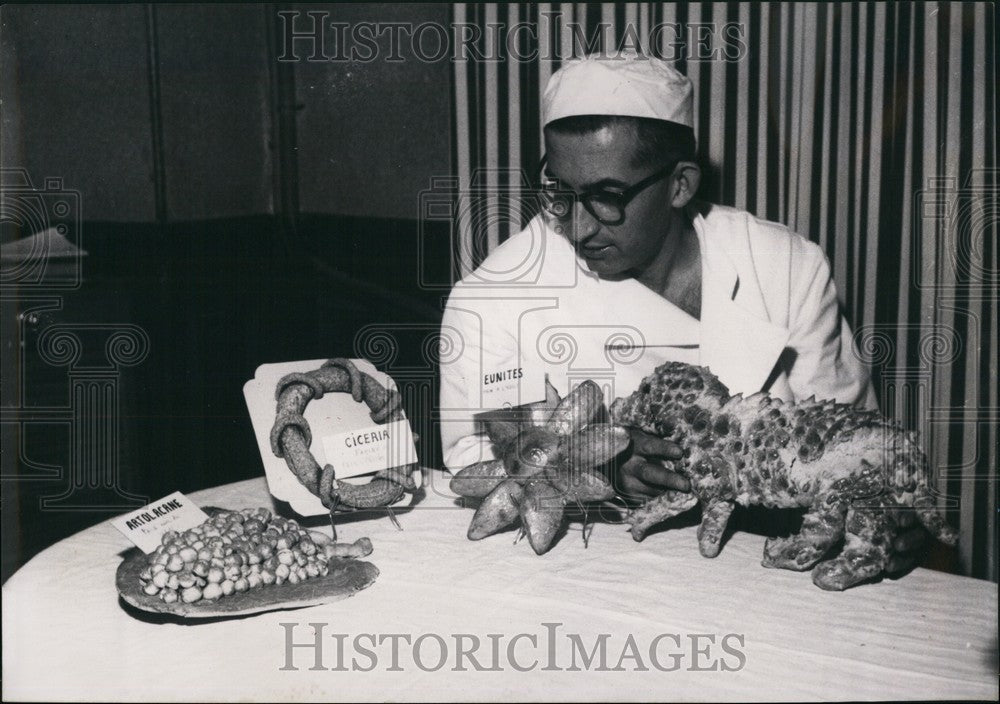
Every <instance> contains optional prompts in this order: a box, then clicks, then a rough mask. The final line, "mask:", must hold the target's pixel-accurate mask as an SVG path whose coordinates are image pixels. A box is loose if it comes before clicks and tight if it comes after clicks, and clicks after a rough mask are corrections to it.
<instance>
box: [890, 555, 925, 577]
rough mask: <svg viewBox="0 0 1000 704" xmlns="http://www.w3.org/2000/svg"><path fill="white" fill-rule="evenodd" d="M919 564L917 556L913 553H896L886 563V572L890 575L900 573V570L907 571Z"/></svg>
mask: <svg viewBox="0 0 1000 704" xmlns="http://www.w3.org/2000/svg"><path fill="white" fill-rule="evenodd" d="M916 564H917V558H916V556H915V555H913V554H912V553H907V554H900V553H896V554H894V555H892V556H891V557H890V558H889V561H888V562H887V563H886V565H885V572H886V574H888V575H895V574H899V573H900V572H906V571H907V570H909V569H910V568H912V567H915V566H916Z"/></svg>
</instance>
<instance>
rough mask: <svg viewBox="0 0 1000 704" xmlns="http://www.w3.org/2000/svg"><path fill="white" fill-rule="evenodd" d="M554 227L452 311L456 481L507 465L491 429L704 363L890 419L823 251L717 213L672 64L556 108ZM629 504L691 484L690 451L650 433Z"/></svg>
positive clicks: (772, 388) (449, 441)
mask: <svg viewBox="0 0 1000 704" xmlns="http://www.w3.org/2000/svg"><path fill="white" fill-rule="evenodd" d="M542 107H543V113H544V121H545V145H546V154H547V156H546V159H545V160H544V162H543V164H544V168H543V171H542V174H541V178H542V183H543V190H542V194H541V197H542V206H543V207H542V213H541V214H540V215H538V216H537V217H536V218H534V219H533V220H532V221H531V223H530V224H529V225H528V227H527V228H525V229H524V230H523V231H522V232H520V233H518V234H516V235H514V236H512V237H511V238H510V239H508V240H507V241H506V242H504V243H503V244H502V245H501V246H499V247H498V248H496V249H495V250H494V251H493V252H492V253H491V254H490V255H489V256H488V257H487V258H486V259H485V261H484V262H483V263H482V265H480V266H479V267H478V268H477V269H476V270H475V271H474V272H472V273H471V274H469V275H468V276H466V277H465V278H464V279H463V280H462V281H461V282H459V284H457V285H456V286H455V288H454V290H453V291H452V293H451V296H450V297H449V300H448V304H447V307H446V310H445V315H444V320H443V325H442V340H443V343H442V351H441V352H442V354H441V358H442V362H441V419H442V431H441V432H442V439H443V450H444V459H445V464H446V466H447V467H448V468H449V469H451V470H452V471H455V470H458V469H461V468H462V467H464V466H466V465H468V464H470V463H472V462H476V461H479V460H481V459H487V458H490V457H491V456H492V447H491V444H490V442H489V440H488V438H486V437H485V435H484V434H483V432H482V428H481V427H480V426H479V425H478V424H477V423H476V421H475V419H474V416H475V414H477V413H479V412H481V411H485V410H489V409H493V408H497V407H502V406H503V405H505V404H510V405H517V404H519V403H527V402H531V401H536V400H539V399H541V398H543V397H544V378H545V377H546V376H547V377H548V379H549V381H550V382H551V383H552V384H553V385H554V386H555V387H556V389H557V390H558V391H559V392H560V393H561V394H563V395H565V394H566V393H567V392H568V391H569V390H570V389H571V387H572V386H575V384H576V383H579V382H580V381H582V380H584V379H594V380H595V381H597V382H598V383H600V384H601V385H602V386H603V387H604V389H605V397H606V399H607V401H608V402H609V403H610V401H611V400H612V399H613V398H616V397H618V396H623V395H627V394H629V393H631V392H632V391H633V390H635V388H636V387H637V386H638V384H639V382H640V381H641V379H642V378H643V377H644V376H645V375H647V374H649V373H650V372H652V371H653V370H654V369H655V368H656V367H657V366H658V365H659V364H662V363H663V362H665V361H683V362H690V363H694V364H701V365H703V366H706V367H708V368H709V369H711V371H712V372H713V373H715V374H716V375H717V376H718V377H719V378H720V379H721V380H722V382H723V383H725V384H726V386H728V387H729V390H730V392H731V393H737V392H742V393H744V394H751V393H754V392H756V391H761V390H764V391H768V392H770V393H771V394H772V395H775V396H778V397H781V398H783V399H787V400H797V399H803V398H808V397H810V396H815V397H816V398H819V399H834V400H836V401H839V402H842V403H852V404H857V405H859V406H866V407H872V408H874V407H875V405H876V400H875V395H874V392H873V389H872V386H871V383H870V380H869V375H868V370H867V369H866V368H865V366H864V365H863V364H862V363H861V361H860V358H859V356H858V355H857V353H856V349H855V347H854V345H853V342H852V336H851V331H850V329H849V327H848V325H847V323H846V321H845V320H844V319H843V317H842V316H841V314H840V311H839V307H838V302H837V293H836V290H835V287H834V284H833V280H832V278H831V276H830V267H829V264H828V262H827V259H826V256H825V254H824V253H823V251H822V250H821V249H820V248H819V247H818V246H817V245H816V244H814V243H812V242H810V241H808V240H806V239H805V238H803V237H801V236H799V235H798V234H796V233H794V232H791V231H790V230H789V229H788V228H786V227H785V226H783V225H779V224H775V223H770V222H766V221H763V220H760V219H758V218H756V217H754V216H752V215H750V214H749V213H746V212H742V211H738V210H735V209H732V208H725V207H720V206H714V205H708V204H703V203H699V202H698V201H696V200H695V198H694V196H695V193H696V191H697V188H698V183H699V179H700V175H701V171H700V169H699V167H698V165H697V164H696V163H695V160H694V159H695V157H694V155H695V140H694V132H693V118H692V112H693V110H692V86H691V82H690V80H688V79H687V78H686V77H685V76H683V75H681V74H680V73H678V72H677V71H676V70H674V69H673V68H672V67H671V66H670V65H669V64H668V63H666V62H664V61H660V60H658V59H653V58H640V57H627V58H626V57H618V56H616V57H610V58H601V57H596V58H592V57H588V58H586V59H582V60H577V61H573V62H569V63H568V64H566V65H565V66H564V67H563V68H562V69H560V70H559V71H557V72H556V73H555V74H554V75H553V76H552V78H551V80H550V82H549V84H548V87H547V89H546V91H545V95H544V99H543V106H542ZM633 441H634V442H633V456H632V457H631V458H630V459H629V460H628V461H627V462H626V463H625V464H624V465H623V466H622V467H621V470H620V471H621V477H620V486H621V488H623V489H624V491H625V492H626V493H633V494H635V495H639V496H641V495H653V494H656V493H659V492H661V491H662V490H663V488H664V487H675V488H685V486H686V483H685V482H684V481H683V480H682V479H681V478H680V477H678V476H677V475H673V474H672V473H670V472H668V471H667V470H666V469H665V468H664V467H663V465H662V464H661V463H660V462H659V461H658V460H659V459H660V458H666V459H670V458H676V457H677V456H678V454H679V450H678V448H676V447H675V446H672V445H671V444H670V443H665V442H664V441H662V440H659V439H657V438H652V437H650V436H644V435H642V434H640V433H638V432H636V433H633Z"/></svg>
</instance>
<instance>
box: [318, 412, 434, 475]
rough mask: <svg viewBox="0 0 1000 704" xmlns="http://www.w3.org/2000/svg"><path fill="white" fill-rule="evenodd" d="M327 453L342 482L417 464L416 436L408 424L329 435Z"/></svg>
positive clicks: (394, 423)
mask: <svg viewBox="0 0 1000 704" xmlns="http://www.w3.org/2000/svg"><path fill="white" fill-rule="evenodd" d="M323 450H324V452H325V453H326V461H327V462H329V463H330V464H332V465H333V468H334V469H335V470H336V472H337V478H338V479H343V478H344V477H356V476H358V475H359V474H368V473H369V472H377V471H378V470H380V469H388V468H389V467H402V466H404V465H408V464H413V463H414V462H416V461H417V450H416V448H415V447H414V446H413V434H412V433H411V432H410V423H409V421H406V420H397V421H394V422H392V423H386V424H385V425H371V426H368V427H365V428H361V429H360V430H351V431H349V432H346V433H335V434H333V435H327V436H325V437H324V438H323Z"/></svg>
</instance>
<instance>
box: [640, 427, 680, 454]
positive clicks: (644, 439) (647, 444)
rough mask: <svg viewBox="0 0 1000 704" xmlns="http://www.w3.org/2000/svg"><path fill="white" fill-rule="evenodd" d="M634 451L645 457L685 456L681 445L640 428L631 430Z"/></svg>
mask: <svg viewBox="0 0 1000 704" xmlns="http://www.w3.org/2000/svg"><path fill="white" fill-rule="evenodd" d="M630 432H631V435H632V452H633V453H634V454H636V455H642V456H643V457H659V458H662V459H665V460H679V459H681V458H682V457H684V451H683V450H682V449H681V447H680V445H678V444H677V443H675V442H670V441H669V440H664V439H663V438H658V437H656V436H655V435H650V434H649V433H644V432H642V431H640V430H634V429H633V430H631V431H630Z"/></svg>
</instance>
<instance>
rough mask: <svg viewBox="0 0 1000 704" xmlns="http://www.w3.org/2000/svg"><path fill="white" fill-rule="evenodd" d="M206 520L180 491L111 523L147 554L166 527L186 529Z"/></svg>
mask: <svg viewBox="0 0 1000 704" xmlns="http://www.w3.org/2000/svg"><path fill="white" fill-rule="evenodd" d="M206 520H208V515H206V514H205V512H204V511H202V510H201V509H200V508H198V507H197V506H195V505H194V504H193V503H192V502H191V499H189V498H187V497H186V496H184V494H182V493H181V492H179V491H175V492H174V493H173V494H171V495H170V496H166V497H164V498H162V499H160V500H159V501H154V502H153V503H151V504H149V505H148V506H143V507H142V508H140V509H138V510H136V511H133V512H132V513H127V514H125V515H124V516H119V517H118V518H115V519H112V521H111V525H113V526H114V527H115V528H117V529H118V530H119V531H121V533H122V534H124V536H125V537H126V538H128V539H129V540H131V541H132V542H133V543H135V544H136V546H137V547H138V548H139V549H140V550H142V551H143V552H144V553H146V554H147V555H148V554H149V553H151V552H153V551H154V550H156V548H157V547H158V546H159V545H160V541H161V538H162V537H163V534H164V533H166V532H167V531H168V530H175V531H178V532H180V531H185V530H187V529H188V528H194V527H195V526H197V525H201V524H202V523H204V522H205V521H206Z"/></svg>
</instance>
